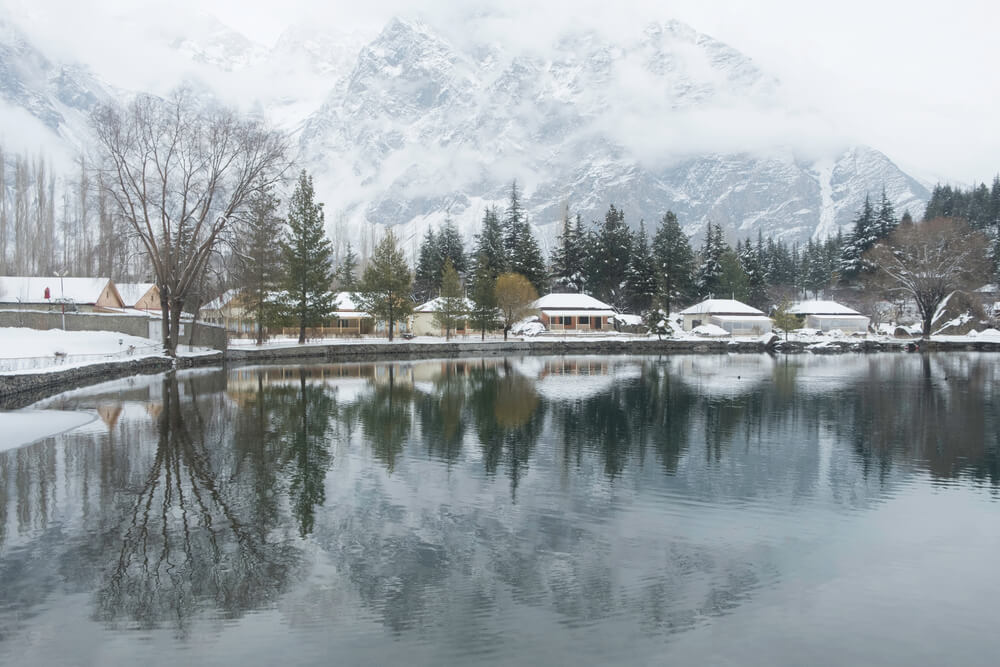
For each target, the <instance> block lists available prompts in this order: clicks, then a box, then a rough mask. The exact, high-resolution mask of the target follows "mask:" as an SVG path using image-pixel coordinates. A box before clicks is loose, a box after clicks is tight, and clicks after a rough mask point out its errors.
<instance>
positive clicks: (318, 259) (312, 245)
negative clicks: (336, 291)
mask: <svg viewBox="0 0 1000 667" xmlns="http://www.w3.org/2000/svg"><path fill="white" fill-rule="evenodd" d="M281 248H282V255H283V258H284V265H285V279H284V281H283V282H284V288H285V307H286V309H287V312H288V313H289V315H290V316H291V317H292V318H293V319H294V320H295V321H296V322H297V323H298V326H299V343H304V342H305V341H306V328H307V327H315V326H320V325H321V324H322V323H323V322H324V321H325V320H327V319H328V318H329V317H330V314H331V313H332V312H333V310H334V303H333V294H332V292H331V291H330V286H331V285H332V283H333V245H332V244H331V243H330V239H328V238H327V236H326V231H325V230H324V217H323V204H322V203H319V202H316V201H315V192H314V190H313V181H312V176H309V175H308V174H306V171H305V169H303V170H302V172H301V173H300V174H299V181H298V183H297V184H296V186H295V191H294V192H292V197H291V199H290V200H289V206H288V234H287V236H286V238H285V240H284V241H283V242H282V244H281Z"/></svg>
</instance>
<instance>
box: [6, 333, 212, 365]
mask: <svg viewBox="0 0 1000 667" xmlns="http://www.w3.org/2000/svg"><path fill="white" fill-rule="evenodd" d="M214 351H215V350H211V349H209V348H199V347H196V348H190V347H189V346H187V345H182V346H180V347H179V348H178V354H180V355H183V356H190V355H197V354H206V353H211V352H214ZM161 353H162V345H161V344H160V342H159V341H153V340H150V339H149V338H139V337H137V336H129V335H127V334H123V333H118V332H116V331H63V330H62V329H48V330H41V329H27V328H23V327H0V372H6V373H18V372H21V373H24V372H37V371H39V370H63V369H66V368H72V367H75V366H86V365H89V364H99V363H104V362H107V361H120V360H125V359H140V358H143V357H152V356H160V355H161Z"/></svg>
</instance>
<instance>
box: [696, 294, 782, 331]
mask: <svg viewBox="0 0 1000 667" xmlns="http://www.w3.org/2000/svg"><path fill="white" fill-rule="evenodd" d="M681 315H682V316H683V317H684V330H685V331H691V330H692V329H694V328H695V327H698V326H701V325H702V324H714V325H715V326H717V327H721V328H723V329H725V330H726V331H728V332H729V333H731V334H733V335H736V336H738V335H759V334H765V333H767V332H769V331H770V330H771V325H772V324H773V323H772V321H771V318H770V317H768V316H767V315H765V314H764V313H763V312H762V311H760V310H757V309H756V308H754V307H753V306H748V305H747V304H745V303H741V302H739V301H735V300H733V299H705V300H704V301H702V302H701V303H696V304H695V305H693V306H691V307H690V308H686V309H684V310H682V311H681Z"/></svg>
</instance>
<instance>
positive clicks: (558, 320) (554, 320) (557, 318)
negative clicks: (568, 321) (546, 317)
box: [552, 315, 563, 324]
mask: <svg viewBox="0 0 1000 667" xmlns="http://www.w3.org/2000/svg"><path fill="white" fill-rule="evenodd" d="M562 323H563V321H562V316H560V315H553V316H552V324H562Z"/></svg>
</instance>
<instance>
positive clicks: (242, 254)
mask: <svg viewBox="0 0 1000 667" xmlns="http://www.w3.org/2000/svg"><path fill="white" fill-rule="evenodd" d="M280 203H281V202H280V200H279V199H278V198H277V197H275V196H274V193H273V192H272V188H271V186H269V185H264V186H261V187H259V188H258V189H257V190H256V191H255V192H254V194H253V195H251V197H250V203H249V205H248V207H247V215H246V217H245V218H244V220H243V221H242V222H243V227H244V228H243V230H242V233H241V234H239V236H238V238H237V242H236V257H237V262H236V264H235V266H234V270H233V279H234V280H235V282H236V284H237V285H239V293H240V300H241V302H242V305H243V308H244V310H246V311H247V312H249V313H252V314H253V319H254V320H255V321H256V323H257V344H258V345H260V344H261V343H263V342H264V327H265V326H267V324H268V323H269V322H271V321H272V320H274V319H275V317H276V315H277V314H278V312H277V311H278V306H277V304H276V302H275V299H276V293H277V291H278V289H279V288H280V286H281V275H282V272H281V259H282V256H281V246H280V245H277V244H275V242H274V240H275V239H280V238H281V234H282V231H283V227H284V225H285V221H284V220H282V219H281V218H280V217H279V216H278V206H279V204H280Z"/></svg>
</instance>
